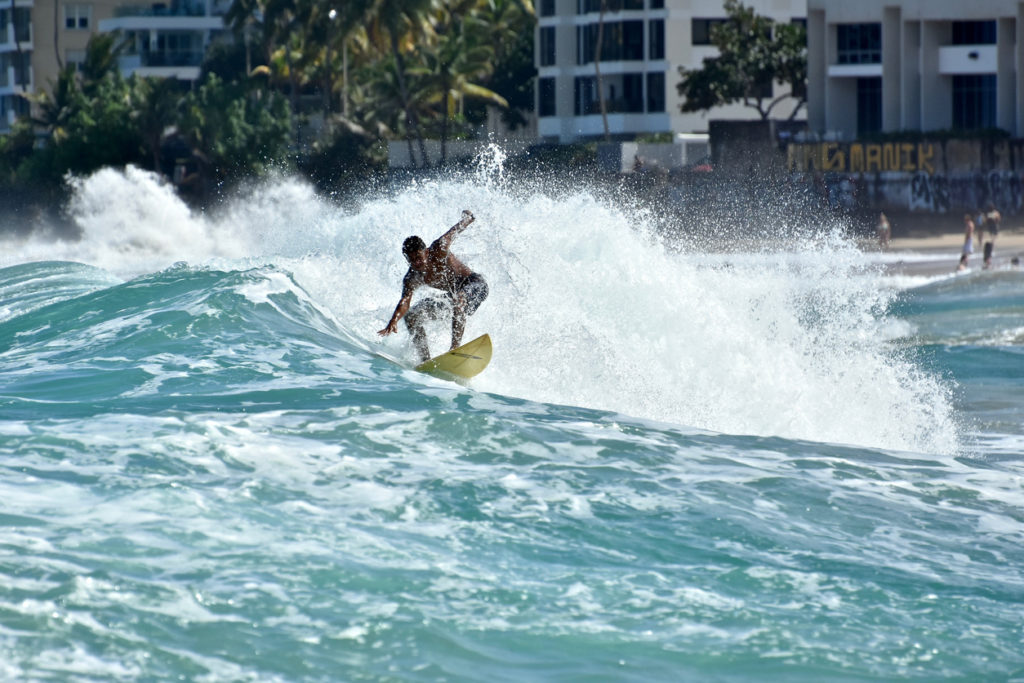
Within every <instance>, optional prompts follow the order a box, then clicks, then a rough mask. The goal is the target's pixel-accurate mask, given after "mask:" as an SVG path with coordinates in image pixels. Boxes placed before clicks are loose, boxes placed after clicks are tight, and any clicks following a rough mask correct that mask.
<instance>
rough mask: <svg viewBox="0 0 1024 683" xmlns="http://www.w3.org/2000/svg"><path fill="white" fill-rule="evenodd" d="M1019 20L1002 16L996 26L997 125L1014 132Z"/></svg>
mask: <svg viewBox="0 0 1024 683" xmlns="http://www.w3.org/2000/svg"><path fill="white" fill-rule="evenodd" d="M1016 24H1017V21H1016V19H1014V18H1012V17H1002V18H1000V19H999V23H998V24H997V26H996V63H997V65H998V66H997V71H996V125H997V126H999V127H1000V128H1002V129H1003V130H1007V131H1010V132H1011V133H1013V132H1014V130H1015V127H1016V123H1017V69H1016V67H1015V64H1014V62H1015V53H1016V47H1017V26H1016Z"/></svg>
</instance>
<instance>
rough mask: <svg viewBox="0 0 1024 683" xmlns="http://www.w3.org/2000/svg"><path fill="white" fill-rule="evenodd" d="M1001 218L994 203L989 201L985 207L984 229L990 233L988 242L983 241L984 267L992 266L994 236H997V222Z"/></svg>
mask: <svg viewBox="0 0 1024 683" xmlns="http://www.w3.org/2000/svg"><path fill="white" fill-rule="evenodd" d="M1002 220H1003V217H1002V215H1000V213H999V212H998V211H996V207H995V205H994V204H992V203H991V202H989V204H988V206H986V207H985V228H984V229H985V230H987V231H988V233H989V234H990V235H991V237H989V240H988V242H985V251H984V257H985V268H989V267H991V266H992V249H993V248H994V247H995V242H996V237H998V236H999V223H1000V222H1001V221H1002Z"/></svg>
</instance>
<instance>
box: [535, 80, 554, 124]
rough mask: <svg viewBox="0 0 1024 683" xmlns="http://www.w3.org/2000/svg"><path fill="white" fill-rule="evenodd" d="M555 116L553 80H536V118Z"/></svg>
mask: <svg viewBox="0 0 1024 683" xmlns="http://www.w3.org/2000/svg"><path fill="white" fill-rule="evenodd" d="M554 115H555V79H553V78H541V79H538V80H537V116H554Z"/></svg>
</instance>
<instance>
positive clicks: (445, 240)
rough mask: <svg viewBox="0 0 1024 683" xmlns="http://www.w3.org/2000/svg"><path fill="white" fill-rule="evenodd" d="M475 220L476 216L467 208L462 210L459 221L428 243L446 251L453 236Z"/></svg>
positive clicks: (432, 246)
mask: <svg viewBox="0 0 1024 683" xmlns="http://www.w3.org/2000/svg"><path fill="white" fill-rule="evenodd" d="M475 220H476V216H474V215H473V212H471V211H470V210H469V209H466V210H464V211H463V212H462V218H461V219H460V220H459V222H458V223H456V224H455V225H453V226H452V227H450V228H448V232H446V233H445V234H443V235H441V236H440V237H438V238H437V239H436V240H434V243H433V244H431V245H430V248H431V249H434V248H437V247H440V248H441V249H442V250H443V251H448V248H449V247H450V246H451V244H452V240H453V239H455V236H456V235H458V234H459V233H460V232H462V231H463V230H465V229H466V228H468V227H469V224H470V223H472V222H473V221H475Z"/></svg>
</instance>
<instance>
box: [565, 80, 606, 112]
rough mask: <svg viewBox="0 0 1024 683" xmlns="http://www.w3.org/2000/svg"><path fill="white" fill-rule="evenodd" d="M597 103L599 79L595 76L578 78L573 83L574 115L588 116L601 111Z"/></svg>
mask: <svg viewBox="0 0 1024 683" xmlns="http://www.w3.org/2000/svg"><path fill="white" fill-rule="evenodd" d="M600 108H601V107H600V105H599V104H598V103H597V79H596V78H595V77H593V76H577V77H576V79H575V81H574V82H573V106H572V113H573V114H574V115H575V116H586V115H588V114H593V113H594V112H596V111H600Z"/></svg>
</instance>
